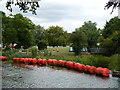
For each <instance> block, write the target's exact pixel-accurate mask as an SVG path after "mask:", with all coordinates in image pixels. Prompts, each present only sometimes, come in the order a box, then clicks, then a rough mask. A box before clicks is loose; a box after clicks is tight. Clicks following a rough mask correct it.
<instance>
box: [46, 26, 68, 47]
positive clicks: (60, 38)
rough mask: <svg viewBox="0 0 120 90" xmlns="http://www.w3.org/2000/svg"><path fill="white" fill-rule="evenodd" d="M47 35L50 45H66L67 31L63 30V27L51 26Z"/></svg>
mask: <svg viewBox="0 0 120 90" xmlns="http://www.w3.org/2000/svg"><path fill="white" fill-rule="evenodd" d="M45 36H46V38H47V40H48V44H49V46H53V47H54V46H66V44H67V37H68V35H67V32H66V31H63V28H62V27H59V26H51V27H49V28H48V29H47V30H46V31H45Z"/></svg>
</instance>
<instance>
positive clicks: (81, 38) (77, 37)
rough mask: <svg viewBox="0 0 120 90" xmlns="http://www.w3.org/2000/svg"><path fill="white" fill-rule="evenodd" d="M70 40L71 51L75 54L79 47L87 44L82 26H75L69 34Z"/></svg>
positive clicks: (77, 53)
mask: <svg viewBox="0 0 120 90" xmlns="http://www.w3.org/2000/svg"><path fill="white" fill-rule="evenodd" d="M70 41H71V43H72V47H73V51H74V52H75V55H79V54H80V52H81V49H82V48H83V47H86V46H87V37H86V35H85V33H84V32H83V30H82V28H76V29H75V31H74V32H72V34H71V36H70Z"/></svg>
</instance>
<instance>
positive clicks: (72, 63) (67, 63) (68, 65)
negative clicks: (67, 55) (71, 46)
mask: <svg viewBox="0 0 120 90" xmlns="http://www.w3.org/2000/svg"><path fill="white" fill-rule="evenodd" d="M74 64H75V63H74V62H71V61H68V62H66V67H68V68H74Z"/></svg>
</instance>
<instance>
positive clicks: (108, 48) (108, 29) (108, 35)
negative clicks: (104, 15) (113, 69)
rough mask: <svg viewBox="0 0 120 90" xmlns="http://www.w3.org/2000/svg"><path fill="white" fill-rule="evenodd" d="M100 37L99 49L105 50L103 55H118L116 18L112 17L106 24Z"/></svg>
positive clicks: (119, 26) (119, 23)
mask: <svg viewBox="0 0 120 90" xmlns="http://www.w3.org/2000/svg"><path fill="white" fill-rule="evenodd" d="M102 36H103V41H102V42H101V47H102V48H105V51H104V52H105V55H107V56H111V55H113V54H117V53H118V54H120V43H119V42H120V19H119V18H118V17H114V18H112V19H110V21H109V22H106V25H105V27H104V29H103V31H102Z"/></svg>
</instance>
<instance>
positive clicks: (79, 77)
mask: <svg viewBox="0 0 120 90" xmlns="http://www.w3.org/2000/svg"><path fill="white" fill-rule="evenodd" d="M1 70H2V87H3V88H118V87H119V85H118V81H119V80H118V78H115V77H112V76H111V75H110V77H109V78H102V77H99V76H95V75H90V74H85V73H80V72H77V71H74V70H66V69H64V68H62V69H61V68H58V67H46V66H37V65H25V64H18V63H16V64H7V63H5V62H4V63H3V64H2V69H1Z"/></svg>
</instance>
